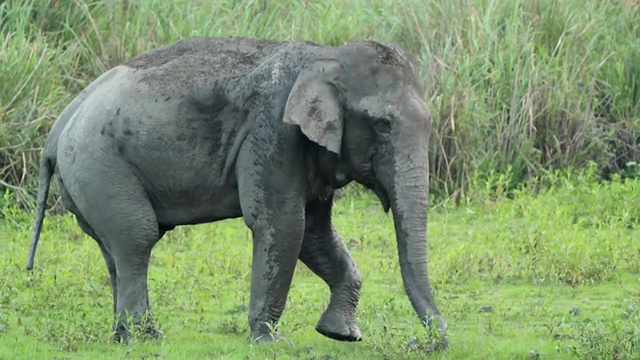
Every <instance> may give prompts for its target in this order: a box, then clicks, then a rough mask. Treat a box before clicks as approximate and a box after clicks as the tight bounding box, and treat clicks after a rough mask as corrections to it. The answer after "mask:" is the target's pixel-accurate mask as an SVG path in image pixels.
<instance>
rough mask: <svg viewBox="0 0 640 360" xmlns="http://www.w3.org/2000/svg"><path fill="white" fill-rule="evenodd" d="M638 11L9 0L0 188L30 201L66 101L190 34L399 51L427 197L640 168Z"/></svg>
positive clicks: (516, 3)
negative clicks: (410, 91)
mask: <svg viewBox="0 0 640 360" xmlns="http://www.w3.org/2000/svg"><path fill="white" fill-rule="evenodd" d="M638 18H640V5H639V1H638V0H618V1H616V0H594V1H583V0H563V1H557V0H513V1H495V0H434V1H411V0H350V1H329V0H314V1H309V0H291V1H278V0H245V1H240V0H220V1H204V0H195V1H194V0H172V1H171V2H170V3H167V2H165V1H159V0H149V1H132V0H113V1H111V0H109V1H107V0H6V1H3V2H0V29H1V37H0V54H1V56H0V69H2V71H1V72H0V190H2V189H3V188H4V189H9V190H11V191H12V192H13V195H12V198H15V199H16V200H17V201H18V202H19V203H20V204H21V205H29V206H31V204H33V200H32V198H33V194H34V189H35V181H36V175H37V171H35V169H36V167H37V162H38V158H39V152H40V149H41V147H42V144H43V142H44V139H45V136H46V134H47V132H48V129H49V128H50V126H51V124H52V123H53V121H54V120H55V119H56V117H57V115H58V114H59V113H60V112H61V111H62V109H63V108H64V107H65V106H66V105H67V104H68V103H69V102H70V101H71V99H72V98H73V97H74V96H75V95H76V94H77V93H78V92H79V91H81V89H82V88H83V87H85V86H86V85H88V84H89V83H90V82H91V81H92V80H93V79H95V78H96V77H97V76H98V75H99V74H101V73H102V72H104V71H105V70H107V69H109V68H111V67H113V66H115V65H117V64H119V63H121V62H122V61H123V60H125V59H127V58H130V57H132V56H134V55H136V54H139V53H141V52H144V51H146V50H149V49H152V48H155V47H158V46H160V45H164V44H168V43H171V42H174V41H176V40H178V39H180V38H184V37H188V36H195V35H206V36H227V35H242V36H257V37H269V38H276V39H306V40H313V41H317V42H320V43H325V44H331V45H339V44H341V43H343V42H345V41H349V40H354V39H363V38H375V39H379V40H384V41H390V42H394V43H397V44H399V45H401V46H403V47H405V48H406V49H408V50H409V51H411V52H412V53H413V54H415V57H416V58H417V59H418V61H419V62H420V69H421V73H422V77H423V79H424V83H425V85H426V87H427V94H428V99H427V100H428V101H429V104H430V106H431V108H432V114H433V133H432V142H431V161H432V178H433V179H432V182H431V184H432V187H433V189H432V190H433V193H434V194H436V195H441V196H451V195H453V196H458V195H460V194H463V193H465V192H466V191H467V190H468V189H469V187H470V185H471V186H472V185H473V184H474V183H482V184H484V183H487V182H488V183H490V184H491V183H492V182H494V181H499V182H500V186H501V187H502V188H506V190H507V191H510V190H512V189H513V188H515V187H517V186H518V185H519V184H522V183H525V182H526V181H527V180H529V179H531V178H532V177H535V176H537V175H540V174H543V173H545V172H547V171H549V170H550V169H565V168H581V167H583V166H585V165H586V164H587V163H588V162H589V161H593V162H595V163H596V164H598V174H599V175H600V176H602V177H604V178H608V177H609V176H610V174H611V173H625V172H628V171H629V167H637V164H638V163H640V146H639V143H640V41H638V39H639V38H640V22H638ZM632 170H633V169H632ZM631 172H635V171H631Z"/></svg>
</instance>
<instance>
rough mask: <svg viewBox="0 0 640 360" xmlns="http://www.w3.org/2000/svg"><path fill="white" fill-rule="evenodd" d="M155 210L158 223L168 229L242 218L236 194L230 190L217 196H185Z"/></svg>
mask: <svg viewBox="0 0 640 360" xmlns="http://www.w3.org/2000/svg"><path fill="white" fill-rule="evenodd" d="M155 210H156V216H157V218H158V223H159V224H160V225H161V226H162V227H168V228H172V227H174V226H178V225H189V224H200V223H207V222H213V221H218V220H223V219H229V218H236V217H240V216H242V210H241V208H240V200H239V198H238V192H237V190H236V191H234V190H232V189H225V190H223V191H222V192H220V193H218V194H199V195H197V194H196V195H195V196H187V197H186V198H183V199H181V200H180V201H176V202H174V203H172V204H171V203H163V204H160V205H158V206H157V207H156V209H155Z"/></svg>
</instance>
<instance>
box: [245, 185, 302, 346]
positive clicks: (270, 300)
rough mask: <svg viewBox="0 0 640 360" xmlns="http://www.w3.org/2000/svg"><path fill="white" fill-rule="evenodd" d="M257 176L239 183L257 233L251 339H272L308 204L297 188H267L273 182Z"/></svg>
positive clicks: (249, 223) (247, 219)
mask: <svg viewBox="0 0 640 360" xmlns="http://www.w3.org/2000/svg"><path fill="white" fill-rule="evenodd" d="M254 179H255V177H253V176H251V177H249V179H248V180H241V181H240V184H239V185H240V186H239V188H240V189H239V190H240V194H241V196H240V202H241V206H242V212H243V217H244V220H245V222H246V224H247V226H248V227H249V228H250V229H251V231H252V233H253V262H252V266H251V299H250V303H249V325H250V327H251V334H250V337H249V340H250V341H272V340H274V337H273V336H274V335H277V334H274V332H273V326H274V325H275V324H276V322H277V321H278V320H279V319H280V316H281V315H282V312H283V311H284V307H285V303H286V300H287V295H288V293H289V288H290V286H291V280H292V278H293V273H294V269H295V265H296V261H297V258H298V254H299V253H300V246H301V244H302V238H303V235H304V205H303V200H302V199H301V196H300V195H299V193H298V192H297V191H295V190H293V191H287V190H285V189H282V190H278V191H266V189H265V188H270V185H268V184H267V185H265V183H260V184H256V183H255V181H254ZM258 182H259V181H258Z"/></svg>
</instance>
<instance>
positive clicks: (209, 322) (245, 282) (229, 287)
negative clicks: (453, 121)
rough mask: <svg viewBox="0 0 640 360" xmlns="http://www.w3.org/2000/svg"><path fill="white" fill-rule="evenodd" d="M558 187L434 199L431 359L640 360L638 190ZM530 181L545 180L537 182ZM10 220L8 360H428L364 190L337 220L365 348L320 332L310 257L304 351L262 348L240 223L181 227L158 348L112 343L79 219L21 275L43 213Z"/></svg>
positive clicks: (161, 281)
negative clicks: (440, 335) (446, 345)
mask: <svg viewBox="0 0 640 360" xmlns="http://www.w3.org/2000/svg"><path fill="white" fill-rule="evenodd" d="M545 185H546V186H549V187H550V190H540V191H538V192H537V193H534V191H533V190H527V191H522V192H515V193H513V194H512V195H511V196H510V197H512V199H507V198H506V197H505V196H501V195H496V194H495V192H493V191H494V190H493V189H490V190H487V191H486V192H484V193H482V196H478V197H476V199H483V200H468V199H465V200H464V201H462V205H460V206H455V207H454V206H450V205H449V204H447V203H443V204H433V210H432V211H431V213H430V222H429V236H430V243H429V250H430V253H429V260H430V263H429V268H430V271H431V275H432V279H433V285H434V286H435V289H436V296H437V299H438V301H439V306H440V308H441V311H442V312H443V313H444V315H445V317H446V319H447V320H448V322H449V326H450V338H451V347H450V349H449V351H448V352H446V353H442V354H434V355H433V356H432V358H434V359H440V358H443V359H540V358H549V359H550V358H553V359H557V358H585V359H588V358H595V359H597V358H618V359H633V358H638V357H640V340H639V339H640V281H638V273H639V272H640V228H639V227H638V225H639V223H640V207H638V203H640V181H631V180H628V181H624V182H623V181H614V182H610V183H597V182H594V181H592V180H591V179H590V176H571V175H568V176H562V177H560V176H558V177H556V178H555V179H553V180H549V181H548V182H547V183H546V184H545ZM532 188H533V187H532ZM4 211H5V213H7V214H9V216H8V220H9V221H5V222H3V223H2V224H0V234H2V237H3V239H2V241H0V269H2V271H3V275H2V276H1V277H0V359H20V358H24V359H38V358H43V359H44V358H46V359H52V358H58V359H76V358H92V359H99V358H105V359H106V358H109V359H111V358H126V359H185V358H229V359H276V358H277V359H287V358H295V359H363V358H367V359H374V358H375V359H414V358H415V359H417V358H424V356H425V354H426V353H428V352H429V348H430V342H429V338H428V337H427V335H426V331H425V330H424V329H423V328H422V327H421V326H420V325H419V323H418V320H417V319H416V318H415V316H414V313H413V310H412V309H411V306H410V304H409V301H408V299H407V297H406V295H405V294H404V291H403V288H402V281H401V278H400V275H399V269H398V264H397V259H396V246H395V241H394V236H393V234H394V233H393V227H392V223H391V219H390V217H389V216H387V215H386V214H384V213H383V212H382V210H381V207H380V206H379V204H378V203H377V202H376V200H375V199H374V198H373V197H372V196H370V195H368V194H360V193H357V194H353V193H352V194H351V195H350V196H346V197H343V198H341V199H339V200H338V201H337V203H336V207H335V209H334V214H335V223H336V226H337V227H338V229H339V231H340V232H341V234H342V235H343V238H344V240H345V242H346V243H347V244H348V247H349V248H350V249H351V251H352V252H353V256H354V257H355V259H356V261H357V262H358V264H359V266H360V268H361V270H362V273H363V274H364V287H363V292H362V299H361V303H360V306H359V313H358V317H359V321H360V324H361V328H362V332H363V335H364V340H363V342H361V343H340V342H336V341H333V340H329V339H326V338H324V337H322V336H321V335H320V334H318V333H316V332H315V330H314V329H313V327H314V325H315V323H316V321H317V320H318V318H319V316H320V314H321V313H322V311H323V309H324V307H325V306H326V304H327V302H328V295H329V292H328V289H327V287H326V286H325V285H324V284H323V283H322V282H321V281H320V280H319V279H318V278H317V277H315V276H314V275H313V274H312V273H311V272H310V271H309V270H308V269H306V268H304V266H303V265H302V264H300V265H299V266H298V268H297V270H296V275H295V278H294V282H293V288H292V290H291V292H290V297H289V300H288V303H287V308H286V311H285V314H284V316H283V318H282V321H281V324H279V326H280V330H281V332H282V334H283V335H284V336H285V337H287V338H288V339H290V340H291V341H292V342H293V344H292V345H289V344H285V343H279V344H274V345H260V346H250V345H247V344H246V343H245V338H246V336H247V334H248V325H247V305H248V301H249V269H250V253H251V250H250V232H249V231H248V230H247V229H246V228H245V226H244V225H243V223H242V221H241V220H230V221H225V222H219V223H214V224H207V225H201V226H194V227H182V228H178V229H176V230H175V231H173V232H170V233H169V234H167V236H166V238H165V239H163V241H161V242H160V243H159V244H158V245H157V246H156V248H155V250H154V254H153V260H152V261H153V262H152V266H151V270H150V276H149V277H150V280H149V281H150V296H151V301H152V304H153V307H154V310H155V313H156V316H157V320H158V323H159V326H160V328H161V329H162V330H163V331H164V333H165V338H164V339H162V340H153V341H142V340H134V342H133V343H132V344H131V345H130V346H120V345H116V344H112V343H110V331H109V330H110V327H109V325H110V316H111V309H112V302H111V294H110V289H109V286H108V277H107V272H106V268H105V266H104V264H103V260H102V258H101V256H100V254H99V251H98V248H97V246H96V245H95V244H94V243H93V241H92V240H91V239H89V238H88V237H87V236H85V235H83V234H82V233H81V232H80V230H79V229H78V228H77V226H76V225H75V224H74V220H73V219H72V218H71V217H70V216H67V215H65V216H57V217H50V218H47V219H46V222H45V230H44V235H43V239H42V241H41V246H40V248H39V253H38V257H37V259H36V268H35V270H34V271H33V272H27V271H26V270H24V263H25V260H26V255H27V251H28V243H29V237H30V224H31V214H29V213H25V212H22V211H20V210H16V209H15V208H5V209H4Z"/></svg>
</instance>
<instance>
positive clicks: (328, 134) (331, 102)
mask: <svg viewBox="0 0 640 360" xmlns="http://www.w3.org/2000/svg"><path fill="white" fill-rule="evenodd" d="M341 72H342V64H341V63H340V62H339V61H337V60H318V61H316V62H315V63H313V64H311V65H310V66H308V67H306V68H304V69H303V70H302V71H301V72H300V74H299V75H298V79H297V80H296V82H295V84H294V85H293V87H292V88H291V92H290V93H289V98H288V99H287V104H286V106H285V109H284V118H283V120H284V122H285V123H288V124H294V125H299V126H300V129H301V130H302V133H303V134H304V135H305V136H306V137H307V138H309V140H311V141H313V142H315V143H317V144H319V145H321V146H324V147H325V148H327V149H328V150H329V151H331V152H334V153H336V154H340V148H341V146H342V126H343V124H342V117H343V112H342V104H341V101H340V98H341V96H340V94H339V89H338V81H337V79H338V76H339V75H340V73H341Z"/></svg>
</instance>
